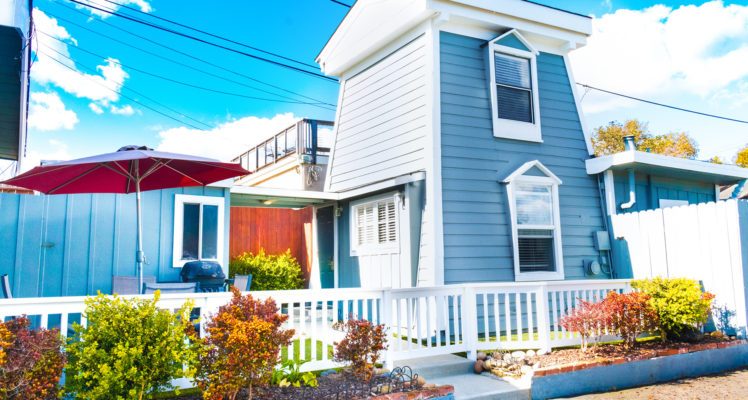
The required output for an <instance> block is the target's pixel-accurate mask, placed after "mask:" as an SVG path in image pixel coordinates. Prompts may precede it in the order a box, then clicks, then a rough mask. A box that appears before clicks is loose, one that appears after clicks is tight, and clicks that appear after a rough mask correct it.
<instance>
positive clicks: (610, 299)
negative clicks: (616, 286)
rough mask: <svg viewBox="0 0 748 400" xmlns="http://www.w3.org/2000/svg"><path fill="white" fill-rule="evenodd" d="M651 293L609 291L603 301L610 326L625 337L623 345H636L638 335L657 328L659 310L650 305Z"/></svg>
mask: <svg viewBox="0 0 748 400" xmlns="http://www.w3.org/2000/svg"><path fill="white" fill-rule="evenodd" d="M649 298H650V297H649V295H646V294H644V293H641V292H631V293H625V294H620V293H618V292H613V291H611V292H609V293H608V295H607V296H606V297H605V300H604V301H603V304H604V307H605V308H606V309H607V310H606V312H607V313H608V314H609V316H610V319H609V323H610V326H611V327H612V328H613V329H614V330H615V331H616V332H617V333H618V335H619V336H620V337H621V338H622V339H623V345H624V347H626V348H631V347H633V346H634V345H636V337H637V336H639V335H641V334H642V333H644V332H651V331H653V330H655V329H657V326H658V324H657V312H655V310H653V309H652V308H651V307H650V306H649Z"/></svg>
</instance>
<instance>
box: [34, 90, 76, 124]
mask: <svg viewBox="0 0 748 400" xmlns="http://www.w3.org/2000/svg"><path fill="white" fill-rule="evenodd" d="M28 123H29V126H30V127H32V128H35V129H38V130H40V131H53V130H58V129H68V130H69V129H73V127H74V126H75V124H77V123H78V116H77V115H76V114H75V112H73V111H72V110H68V109H67V108H65V104H64V103H63V102H62V99H60V96H59V95H58V94H57V93H56V92H47V93H45V92H33V93H31V98H30V102H29V122H28Z"/></svg>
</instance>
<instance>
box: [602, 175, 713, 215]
mask: <svg viewBox="0 0 748 400" xmlns="http://www.w3.org/2000/svg"><path fill="white" fill-rule="evenodd" d="M634 177H635V180H636V203H634V205H633V206H632V207H631V208H629V209H626V210H622V209H621V207H620V205H621V204H623V203H626V202H628V201H629V185H628V173H627V172H626V171H614V172H613V182H614V184H615V195H616V211H617V212H624V213H626V212H637V211H644V210H654V209H656V208H660V205H659V204H660V200H662V199H670V200H685V201H688V204H699V203H706V202H709V201H716V200H717V199H716V198H715V196H716V191H715V189H714V184H713V183H708V182H698V181H689V180H685V179H674V178H670V177H666V176H653V175H646V174H642V173H636V174H635V175H634Z"/></svg>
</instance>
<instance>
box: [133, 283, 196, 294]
mask: <svg viewBox="0 0 748 400" xmlns="http://www.w3.org/2000/svg"><path fill="white" fill-rule="evenodd" d="M156 290H160V291H161V293H162V294H166V293H195V292H197V290H198V284H197V282H163V283H143V294H153V293H155V292H156Z"/></svg>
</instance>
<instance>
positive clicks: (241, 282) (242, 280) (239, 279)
mask: <svg viewBox="0 0 748 400" xmlns="http://www.w3.org/2000/svg"><path fill="white" fill-rule="evenodd" d="M233 286H234V287H236V288H237V289H239V290H240V291H242V292H246V291H247V290H249V288H250V286H252V274H249V275H234V283H233Z"/></svg>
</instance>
